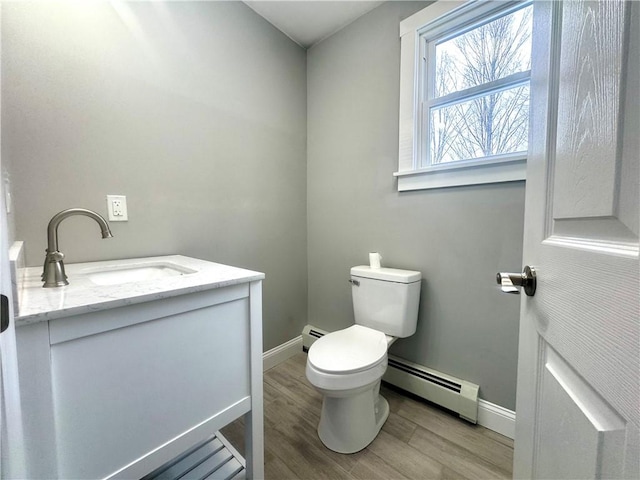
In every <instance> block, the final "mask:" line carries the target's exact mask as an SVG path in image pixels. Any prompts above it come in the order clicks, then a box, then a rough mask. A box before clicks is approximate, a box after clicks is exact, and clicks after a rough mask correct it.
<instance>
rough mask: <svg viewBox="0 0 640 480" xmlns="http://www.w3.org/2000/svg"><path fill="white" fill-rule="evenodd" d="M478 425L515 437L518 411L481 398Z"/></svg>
mask: <svg viewBox="0 0 640 480" xmlns="http://www.w3.org/2000/svg"><path fill="white" fill-rule="evenodd" d="M478 425H482V426H483V427H486V428H488V429H489V430H493V431H494V432H498V433H500V434H502V435H504V436H505V437H509V438H511V439H513V438H514V437H515V434H516V412H514V411H513V410H509V409H507V408H504V407H501V406H500V405H496V404H494V403H491V402H487V401H486V400H482V399H481V398H480V399H479V400H478Z"/></svg>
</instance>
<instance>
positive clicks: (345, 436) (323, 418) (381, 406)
mask: <svg viewBox="0 0 640 480" xmlns="http://www.w3.org/2000/svg"><path fill="white" fill-rule="evenodd" d="M359 390H361V391H359V392H355V393H354V392H349V394H348V395H345V393H346V392H327V391H324V392H323V393H324V394H325V395H324V398H323V400H322V412H321V413H320V423H319V425H318V436H319V437H320V440H321V441H322V443H323V444H324V445H325V446H326V447H327V448H328V449H330V450H333V451H334V452H338V453H355V452H359V451H360V450H362V449H363V448H365V447H366V446H367V445H369V444H370V443H371V442H373V440H374V439H375V438H376V436H377V435H378V433H379V432H380V429H381V428H382V425H384V422H385V421H386V420H387V418H388V417H389V402H387V400H386V399H385V398H384V397H383V396H382V395H380V381H378V382H376V383H375V384H374V385H372V386H369V387H363V388H362V389H359Z"/></svg>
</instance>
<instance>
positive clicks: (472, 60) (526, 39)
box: [434, 6, 532, 97]
mask: <svg viewBox="0 0 640 480" xmlns="http://www.w3.org/2000/svg"><path fill="white" fill-rule="evenodd" d="M531 14H532V7H531V6H528V7H525V8H522V9H520V10H517V11H515V12H512V13H510V14H509V15H505V16H503V17H500V18H497V19H495V20H493V21H492V22H489V23H486V24H484V25H480V26H479V27H476V28H474V29H473V30H470V31H468V32H466V33H463V34H461V35H458V36H457V37H454V38H451V39H449V40H447V41H445V42H442V43H439V44H437V45H436V74H435V85H434V92H435V96H436V97H441V96H443V95H447V94H449V93H452V92H456V91H459V90H464V89H466V88H470V87H475V86H477V85H482V84H484V83H488V82H492V81H494V80H499V79H501V78H504V77H507V76H509V75H511V74H514V73H518V72H524V71H527V70H529V69H530V68H531Z"/></svg>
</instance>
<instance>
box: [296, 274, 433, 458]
mask: <svg viewBox="0 0 640 480" xmlns="http://www.w3.org/2000/svg"><path fill="white" fill-rule="evenodd" d="M421 277H422V274H421V273H420V272H414V271H410V270H397V269H394V268H371V267H369V266H361V267H353V268H352V269H351V280H350V282H351V289H352V297H353V311H354V314H355V321H356V324H355V325H353V326H351V327H349V328H345V329H344V330H339V331H337V332H333V333H329V334H327V335H325V336H323V337H322V338H320V339H318V340H316V342H315V343H314V344H313V345H311V348H309V355H308V357H307V369H306V373H307V378H308V379H309V382H311V384H312V385H313V386H314V387H316V388H317V389H318V391H320V393H322V394H323V395H324V398H323V401H322V412H321V414H320V424H319V425H318V435H319V437H320V440H322V443H324V444H325V446H326V447H327V448H329V449H331V450H333V451H335V452H339V453H355V452H357V451H359V450H362V449H363V448H365V447H366V446H367V445H369V444H370V443H371V442H372V441H373V439H374V438H376V436H377V435H378V432H379V431H380V429H381V428H382V425H383V424H384V422H385V421H386V419H387V417H388V416H389V404H388V403H387V401H386V400H385V399H384V398H383V397H382V396H381V395H380V379H381V378H382V375H383V374H384V372H385V370H386V369H387V349H388V347H389V346H390V345H391V344H392V343H393V342H394V341H395V340H396V338H398V337H409V336H411V335H413V334H414V333H415V331H416V323H417V320H418V304H419V301H420V282H421Z"/></svg>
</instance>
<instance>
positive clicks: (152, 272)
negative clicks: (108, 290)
mask: <svg viewBox="0 0 640 480" xmlns="http://www.w3.org/2000/svg"><path fill="white" fill-rule="evenodd" d="M196 272H197V270H192V269H191V268H187V267H184V266H182V265H177V264H175V263H170V262H155V263H145V264H138V265H131V264H129V265H111V266H108V267H102V268H94V269H86V270H84V271H82V274H83V275H85V276H86V277H87V278H88V279H89V280H90V281H91V282H92V283H94V284H96V285H119V284H122V283H133V282H145V281H151V280H158V279H162V278H167V277H177V276H181V275H189V274H192V273H196Z"/></svg>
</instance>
